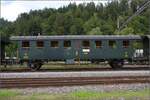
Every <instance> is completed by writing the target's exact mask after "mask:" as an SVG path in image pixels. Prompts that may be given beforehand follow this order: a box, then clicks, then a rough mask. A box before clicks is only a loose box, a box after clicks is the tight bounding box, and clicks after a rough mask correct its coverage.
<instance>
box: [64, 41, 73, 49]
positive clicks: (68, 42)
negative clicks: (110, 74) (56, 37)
mask: <svg viewBox="0 0 150 100" xmlns="http://www.w3.org/2000/svg"><path fill="white" fill-rule="evenodd" d="M64 47H65V48H67V47H71V41H69V40H68V41H64Z"/></svg>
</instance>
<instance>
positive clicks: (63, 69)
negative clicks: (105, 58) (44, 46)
mask: <svg viewBox="0 0 150 100" xmlns="http://www.w3.org/2000/svg"><path fill="white" fill-rule="evenodd" d="M114 70H115V71H123V70H131V71H137V70H150V67H149V66H148V67H123V68H121V69H112V68H108V67H105V68H71V67H70V68H53V69H49V68H44V69H40V70H38V71H34V70H31V69H29V68H22V69H11V70H10V69H1V70H0V72H1V73H3V72H4V73H5V72H8V73H12V72H54V71H55V72H63V71H65V72H66V71H68V72H69V71H114Z"/></svg>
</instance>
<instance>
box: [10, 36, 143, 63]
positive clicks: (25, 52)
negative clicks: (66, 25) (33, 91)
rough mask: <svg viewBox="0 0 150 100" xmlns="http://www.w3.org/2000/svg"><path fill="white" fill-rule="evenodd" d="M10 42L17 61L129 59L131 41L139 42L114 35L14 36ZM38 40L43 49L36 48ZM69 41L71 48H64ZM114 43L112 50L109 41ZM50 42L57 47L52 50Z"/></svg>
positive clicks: (132, 49)
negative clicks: (125, 43) (125, 44)
mask: <svg viewBox="0 0 150 100" xmlns="http://www.w3.org/2000/svg"><path fill="white" fill-rule="evenodd" d="M11 40H16V41H18V47H19V49H18V50H19V52H18V53H19V59H21V60H24V59H27V60H63V61H64V60H67V59H80V60H109V59H131V58H132V57H133V53H134V48H133V47H132V45H131V44H132V42H133V41H137V40H138V41H139V40H141V37H140V36H136V35H131V36H118V35H117V36H116V35H112V36H110V35H107V36H105V35H102V36H101V35H98V36H96V35H94V36H86V35H84V36H81V35H78V36H73V35H72V36H14V37H11ZM38 40H40V41H43V42H44V46H43V47H37V46H36V42H37V41H38ZM65 40H69V41H71V47H68V48H65V47H64V41H65ZM84 40H86V41H89V43H90V45H89V47H85V48H84V47H83V46H82V41H84ZM111 40H113V41H116V46H115V47H114V48H112V47H110V46H109V41H111ZM123 40H128V41H129V43H130V45H129V47H127V48H124V47H123V44H122V42H123ZM22 41H29V43H30V47H28V48H23V47H22ZM51 41H58V42H59V46H58V47H57V48H53V47H51V45H50V42H51ZM95 41H101V42H102V45H101V47H100V48H96V45H95Z"/></svg>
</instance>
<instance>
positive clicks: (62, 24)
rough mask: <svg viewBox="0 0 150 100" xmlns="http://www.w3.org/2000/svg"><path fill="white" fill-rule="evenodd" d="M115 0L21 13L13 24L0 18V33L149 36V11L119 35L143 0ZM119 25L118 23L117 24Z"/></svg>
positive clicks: (139, 16)
mask: <svg viewBox="0 0 150 100" xmlns="http://www.w3.org/2000/svg"><path fill="white" fill-rule="evenodd" d="M129 1H130V0H120V1H119V2H118V0H114V1H112V2H109V3H108V4H106V5H105V6H104V5H103V4H101V3H100V4H98V5H95V4H94V3H93V2H91V3H87V4H85V3H83V4H79V5H76V4H75V3H73V4H69V5H68V6H65V7H61V8H58V9H52V8H45V9H43V10H34V11H33V10H31V11H30V12H29V13H22V14H20V15H19V16H18V18H17V19H16V20H15V21H14V22H8V21H6V20H4V19H2V18H1V19H0V33H1V35H2V36H10V35H36V34H38V33H41V34H43V35H72V34H73V35H81V34H90V35H92V34H98V35H101V34H149V24H150V23H149V18H150V17H149V15H150V9H148V8H147V9H145V10H144V11H143V12H142V14H140V15H138V16H136V17H135V18H134V19H133V20H132V21H131V22H130V23H129V24H128V25H127V26H126V27H125V28H124V29H123V30H121V32H117V26H118V25H121V24H122V23H123V22H124V21H125V20H126V19H127V18H128V17H129V16H131V15H132V14H133V13H134V12H136V10H137V8H138V7H140V6H141V5H142V4H143V3H144V2H146V0H132V1H131V3H129ZM118 23H119V24H118Z"/></svg>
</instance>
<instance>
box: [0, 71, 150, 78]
mask: <svg viewBox="0 0 150 100" xmlns="http://www.w3.org/2000/svg"><path fill="white" fill-rule="evenodd" d="M149 75H150V71H100V72H99V71H83V72H24V73H23V72H22V73H0V78H48V77H111V76H149Z"/></svg>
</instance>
